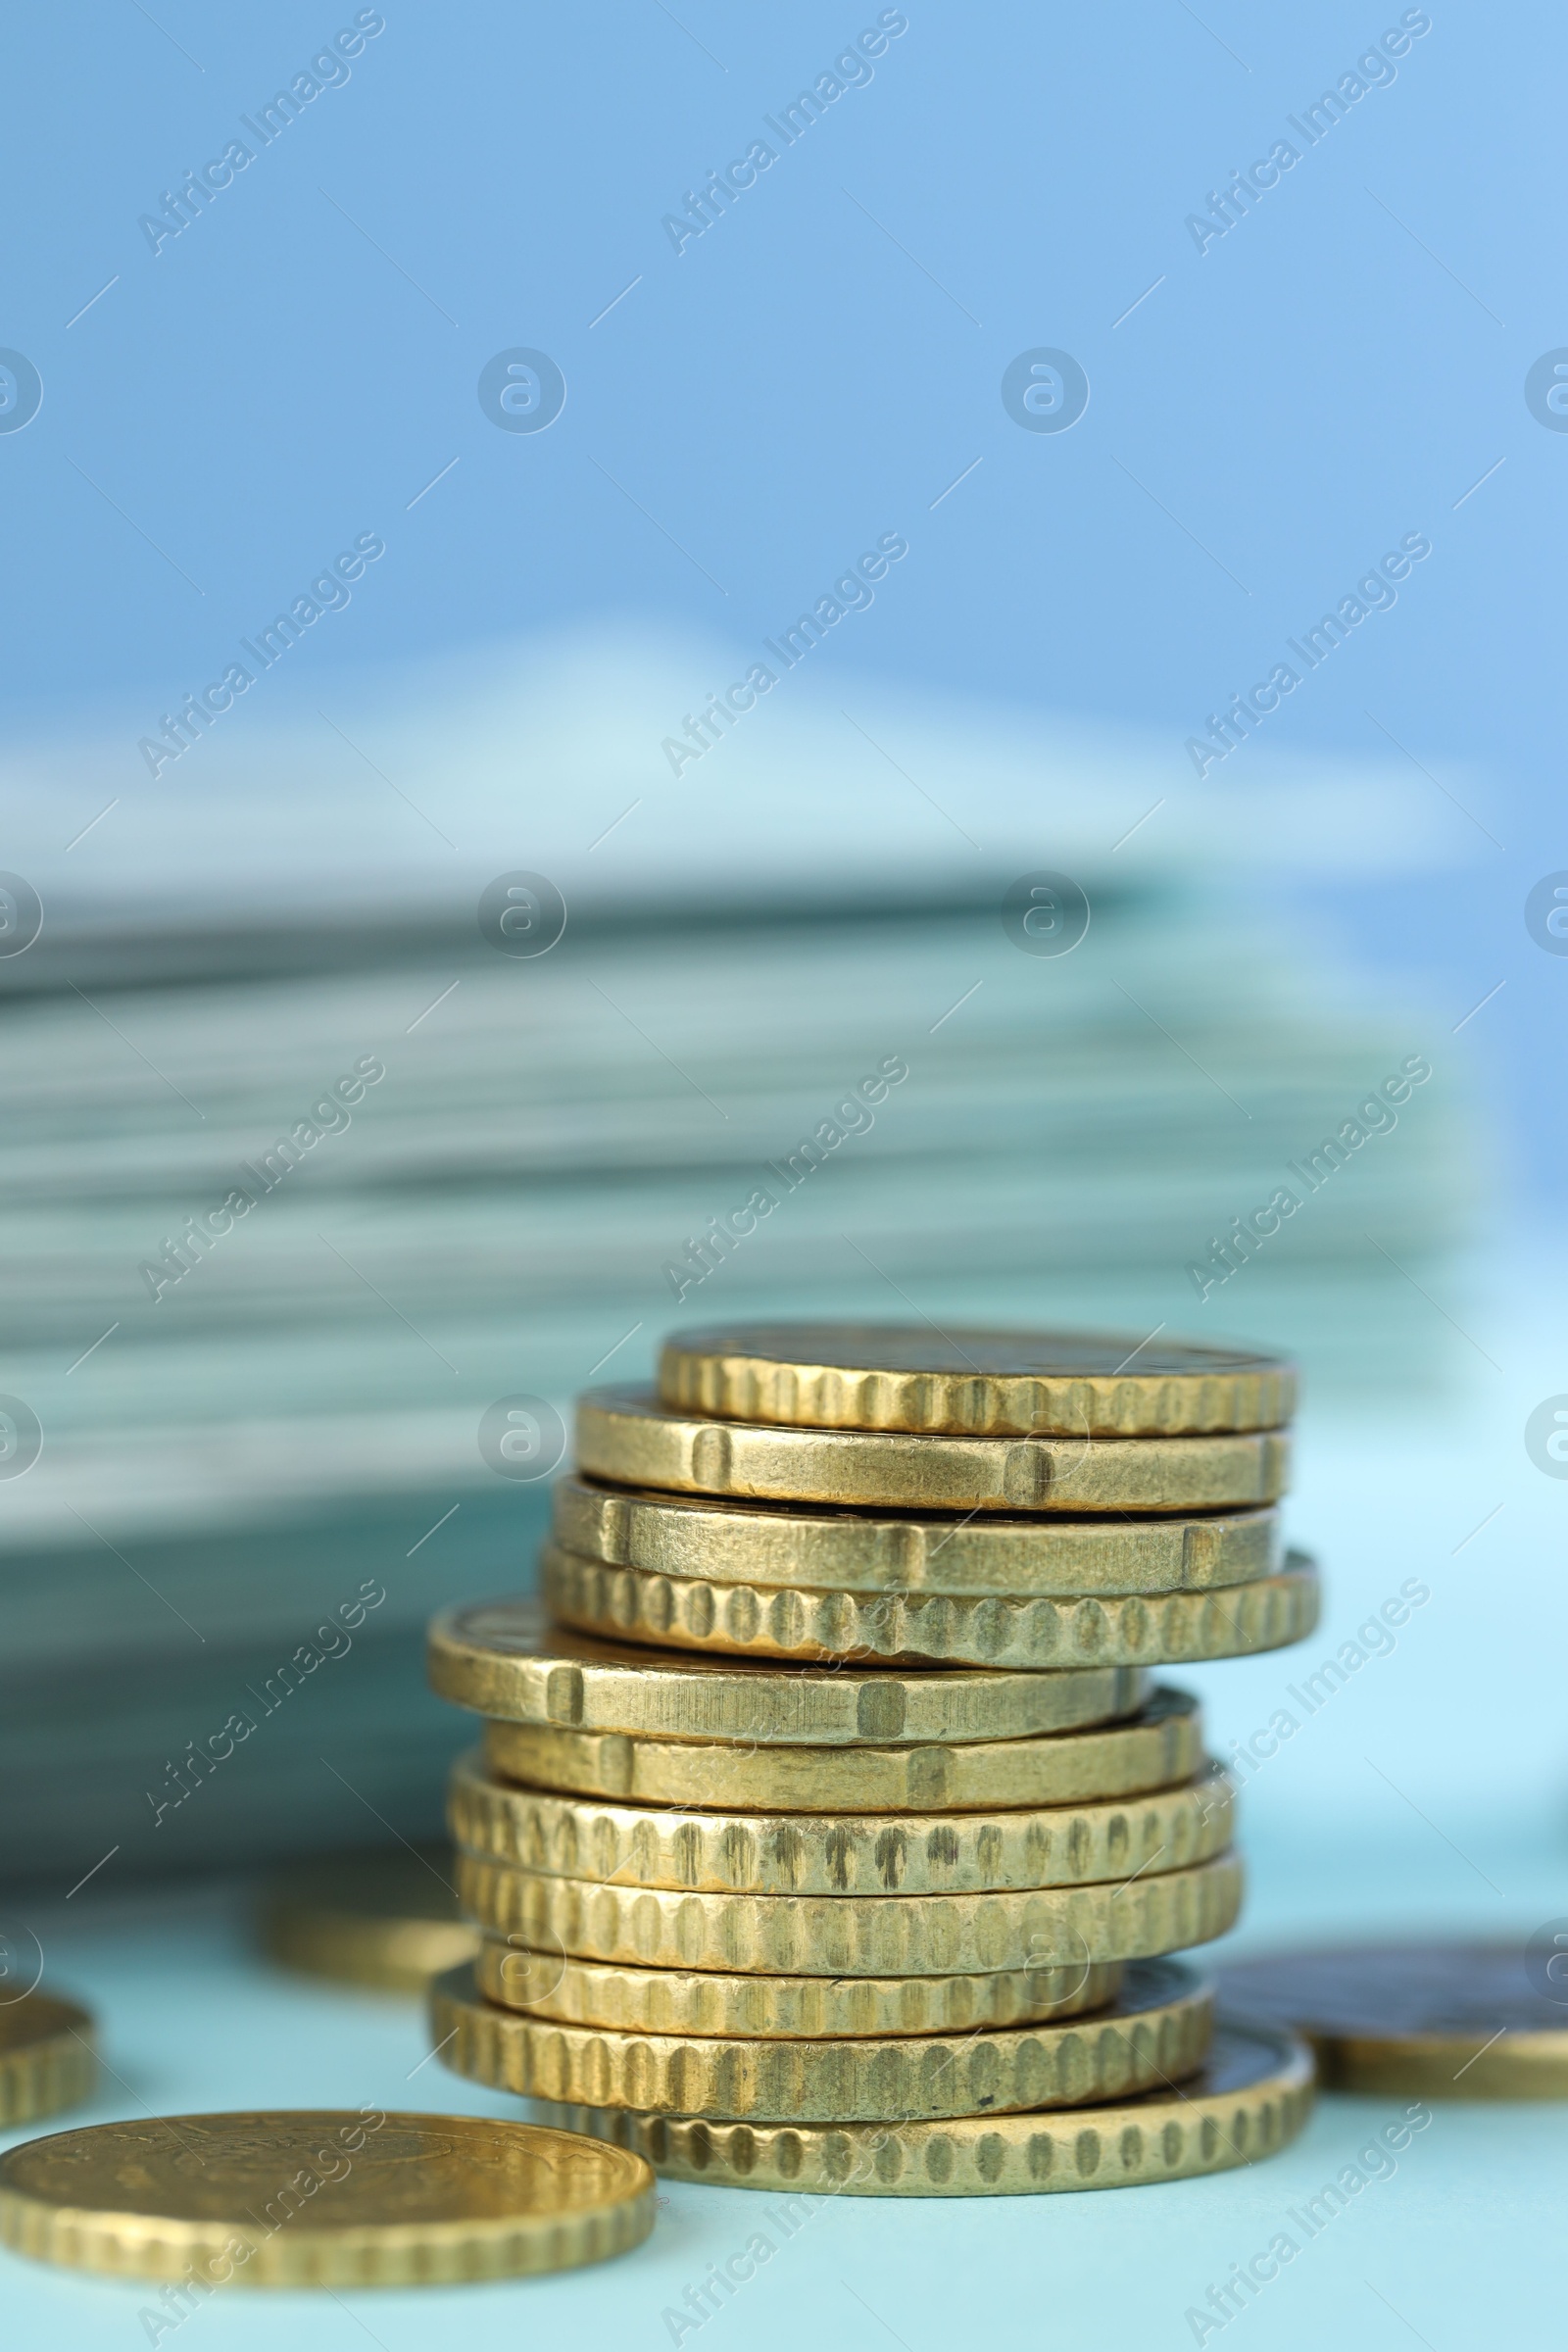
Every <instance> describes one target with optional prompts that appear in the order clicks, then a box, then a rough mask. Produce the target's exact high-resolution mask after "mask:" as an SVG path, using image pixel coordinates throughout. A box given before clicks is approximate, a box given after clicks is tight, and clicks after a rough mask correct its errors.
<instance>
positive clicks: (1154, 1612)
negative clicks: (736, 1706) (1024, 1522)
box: [540, 1544, 1320, 1673]
mask: <svg viewBox="0 0 1568 2352" xmlns="http://www.w3.org/2000/svg"><path fill="white" fill-rule="evenodd" d="M540 1570H541V1577H542V1582H543V1587H544V1596H545V1599H546V1601H547V1603H548V1604H549V1606H550V1608H551V1610H552V1611H553V1612H554V1614H555V1616H556V1617H557V1619H558V1620H559V1621H560V1622H561V1623H563V1624H565V1625H574V1626H576V1627H578V1628H579V1630H580V1631H582V1632H584V1633H589V1634H596V1635H598V1636H599V1637H600V1638H601V1639H603V1640H606V1641H612V1642H613V1641H625V1642H671V1643H673V1644H675V1645H676V1646H677V1647H679V1648H682V1649H697V1650H705V1651H717V1652H722V1653H724V1654H725V1655H733V1656H739V1657H776V1658H800V1659H809V1660H826V1659H834V1658H838V1659H848V1658H865V1659H875V1660H877V1661H878V1662H879V1663H885V1664H889V1665H913V1664H919V1663H926V1664H931V1665H941V1666H946V1665H962V1666H1007V1667H1013V1668H1018V1669H1021V1670H1023V1671H1025V1672H1028V1671H1034V1672H1037V1673H1038V1672H1040V1671H1041V1670H1042V1669H1044V1670H1046V1671H1048V1672H1049V1671H1050V1670H1052V1669H1053V1668H1056V1667H1062V1666H1178V1665H1187V1664H1191V1663H1193V1662H1194V1661H1196V1660H1198V1659H1201V1658H1235V1657H1250V1656H1252V1655H1254V1654H1255V1653H1257V1652H1258V1651H1260V1650H1265V1649H1280V1648H1282V1647H1283V1646H1284V1645H1285V1643H1286V1642H1299V1641H1300V1639H1301V1638H1302V1636H1303V1635H1305V1634H1309V1633H1310V1632H1311V1631H1312V1628H1313V1626H1314V1625H1316V1623H1317V1618H1318V1607H1319V1597H1320V1596H1319V1587H1318V1574H1317V1569H1316V1568H1315V1566H1314V1565H1313V1563H1312V1562H1311V1561H1310V1560H1309V1559H1308V1558H1307V1557H1306V1555H1305V1553H1304V1552H1299V1551H1293V1552H1291V1553H1290V1554H1289V1555H1288V1565H1287V1567H1286V1569H1285V1572H1284V1573H1283V1574H1282V1575H1279V1576H1268V1577H1258V1578H1256V1579H1254V1580H1253V1582H1252V1583H1250V1584H1247V1585H1238V1586H1236V1587H1234V1588H1221V1590H1219V1591H1218V1592H1212V1593H1168V1594H1166V1595H1165V1596H1164V1598H1162V1599H1156V1600H1146V1599H1145V1598H1144V1597H1143V1596H1142V1595H1141V1594H1140V1595H1134V1596H1132V1597H1131V1598H1117V1599H1101V1598H1099V1597H1098V1596H1097V1597H1095V1598H1091V1599H1081V1600H1065V1599H1055V1598H1044V1597H1042V1598H1038V1599H1004V1598H1003V1597H1002V1596H1001V1595H1000V1594H995V1593H991V1594H987V1595H986V1596H985V1597H984V1598H981V1599H968V1598H958V1597H955V1596H952V1595H950V1594H948V1593H929V1594H922V1595H906V1594H904V1593H813V1592H802V1591H800V1590H798V1589H796V1588H785V1587H779V1588H772V1587H768V1586H761V1585H739V1584H723V1585H720V1584H712V1583H710V1582H709V1581H708V1579H707V1578H705V1577H675V1576H662V1575H661V1576H656V1575H650V1574H649V1573H648V1572H647V1571H646V1570H644V1569H640V1568H612V1567H609V1566H607V1565H606V1564H605V1562H603V1561H602V1560H590V1559H584V1558H583V1557H582V1556H581V1554H580V1553H577V1552H572V1551H564V1550H563V1549H562V1548H561V1547H560V1545H559V1544H546V1545H545V1546H544V1549H543V1551H542V1552H541V1554H540Z"/></svg>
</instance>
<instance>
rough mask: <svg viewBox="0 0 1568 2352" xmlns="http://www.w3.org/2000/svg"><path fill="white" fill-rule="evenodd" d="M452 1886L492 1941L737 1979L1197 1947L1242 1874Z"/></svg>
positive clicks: (476, 1877)
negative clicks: (1090, 1882) (987, 1889)
mask: <svg viewBox="0 0 1568 2352" xmlns="http://www.w3.org/2000/svg"><path fill="white" fill-rule="evenodd" d="M458 1891H459V1893H460V1895H461V1896H462V1899H463V1906H464V1909H465V1910H466V1911H467V1912H468V1914H469V1915H470V1917H471V1918H473V1919H475V1920H477V1921H478V1923H479V1925H480V1926H481V1927H482V1928H484V1929H486V1930H487V1931H488V1932H489V1933H490V1934H491V1935H500V1936H513V1935H515V1936H518V1937H519V1939H520V1940H521V1941H522V1942H523V1943H524V1944H526V1945H528V1946H530V1947H531V1948H533V1949H535V1950H544V1951H552V1950H559V1951H565V1952H571V1953H574V1954H575V1955H577V1957H579V1958H581V1959H584V1960H614V1961H628V1962H630V1963H631V1964H632V1965H633V1966H636V1967H649V1968H699V1969H702V1968H713V1969H720V1970H724V1971H726V1972H729V1971H733V1972H735V1973H737V1974H740V1975H743V1976H744V1975H760V1976H766V1975H770V1974H774V1973H778V1974H782V1975H785V1976H802V1977H818V1976H820V1977H835V1976H844V1977H948V1976H967V1975H969V1974H971V1973H973V1972H978V1971H983V1970H985V1969H991V1968H1054V1967H1063V1966H1071V1965H1072V1963H1074V1962H1075V1961H1076V1962H1083V1961H1088V1960H1142V1959H1151V1958H1154V1957H1156V1956H1157V1955H1159V1954H1160V1953H1163V1952H1179V1951H1182V1950H1184V1949H1185V1948H1186V1947H1187V1946H1188V1945H1189V1944H1194V1943H1207V1942H1208V1941H1209V1940H1210V1939H1211V1938H1212V1937H1213V1936H1223V1935H1224V1933H1225V1931H1226V1930H1227V1928H1230V1927H1232V1926H1234V1924H1235V1920H1236V1914H1237V1911H1238V1909H1239V1908H1240V1905H1241V1893H1242V1871H1241V1864H1240V1863H1239V1862H1238V1861H1237V1860H1236V1858H1235V1857H1234V1855H1232V1854H1228V1853H1227V1854H1219V1855H1216V1856H1215V1857H1214V1859H1213V1860H1212V1861H1209V1862H1200V1863H1197V1864H1195V1865H1194V1867H1193V1868H1191V1869H1189V1870H1171V1871H1152V1870H1150V1871H1146V1872H1145V1873H1144V1875H1143V1876H1142V1877H1141V1878H1137V1879H1131V1880H1128V1881H1126V1882H1122V1883H1119V1884H1103V1885H1100V1886H1094V1887H1044V1888H1030V1889H1028V1890H1026V1891H1019V1892H1012V1893H1003V1894H877V1895H856V1894H836V1895H795V1894H687V1893H675V1892H672V1891H670V1890H668V1889H661V1888H655V1887H619V1886H606V1885H604V1884H603V1883H601V1882H600V1881H597V1880H591V1879H562V1878H546V1877H544V1876H542V1875H540V1874H539V1873H537V1872H534V1871H527V1870H518V1869H516V1868H515V1867H514V1866H513V1865H512V1864H510V1863H506V1862H491V1861H488V1860H486V1859H484V1858H483V1857H482V1856H480V1855H477V1854H461V1855H460V1856H459V1858H458Z"/></svg>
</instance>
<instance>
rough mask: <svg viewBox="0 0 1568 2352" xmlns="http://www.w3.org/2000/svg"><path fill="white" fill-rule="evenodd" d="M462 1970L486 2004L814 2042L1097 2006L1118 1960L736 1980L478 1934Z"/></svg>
mask: <svg viewBox="0 0 1568 2352" xmlns="http://www.w3.org/2000/svg"><path fill="white" fill-rule="evenodd" d="M474 1973H475V1976H476V1979H477V1982H478V1985H479V1990H480V1991H481V1992H482V1993H483V1994H484V1997H485V1999H486V2000H487V2001H497V2002H499V2003H500V2005H501V2006H502V2008H504V2009H524V2010H526V2011H527V2012H528V2014H529V2016H530V2017H554V2018H559V2019H560V2020H561V2022H562V2024H563V2025H568V2026H613V2028H614V2029H615V2031H616V2032H617V2033H621V2034H717V2035H719V2036H721V2037H722V2038H724V2039H728V2040H733V2039H735V2038H737V2037H739V2038H741V2039H743V2040H747V2039H756V2038H762V2039H769V2040H771V2039H782V2040H794V2041H799V2040H808V2041H825V2040H829V2039H832V2038H835V2037H837V2036H839V2035H843V2034H972V2033H975V2032H976V2031H977V2030H979V2029H981V2028H983V2027H987V2026H1027V2025H1034V2024H1038V2023H1040V2022H1042V2021H1043V2020H1045V2019H1046V2018H1053V2017H1077V2016H1080V2015H1082V2014H1083V2013H1084V2012H1085V2011H1086V2010H1091V2009H1103V2008H1105V2007H1107V2006H1108V2004H1109V2003H1110V2002H1111V2001H1113V2000H1114V1999H1115V1998H1116V1995H1117V1994H1118V1992H1120V1990H1121V1985H1122V1976H1123V1973H1124V1972H1123V1968H1122V1963H1121V1962H1120V1961H1119V1960H1098V1961H1095V1962H1093V1963H1092V1964H1091V1963H1079V1964H1076V1965H1074V1966H1073V1967H1071V1968H998V1969H992V1970H991V1971H990V1972H989V1973H988V1974H987V1975H985V1976H967V1977H744V1976H733V1975H725V1974H722V1973H721V1972H719V1971H718V1970H709V1971H707V1972H698V1971H690V1972H689V1971H687V1970H685V1969H675V1968H623V1967H615V1966H613V1965H611V1964H607V1963H604V1962H601V1961H595V1960H573V1959H569V1958H568V1957H567V1956H566V1955H565V1954H564V1953H563V1952H555V1951H533V1950H530V1949H529V1948H528V1947H527V1946H525V1945H519V1944H516V1943H504V1942H502V1941H501V1939H500V1938H499V1937H493V1936H485V1937H484V1938H483V1939H482V1941H481V1942H480V1945H479V1957H478V1960H477V1961H476V1963H475V1966H474Z"/></svg>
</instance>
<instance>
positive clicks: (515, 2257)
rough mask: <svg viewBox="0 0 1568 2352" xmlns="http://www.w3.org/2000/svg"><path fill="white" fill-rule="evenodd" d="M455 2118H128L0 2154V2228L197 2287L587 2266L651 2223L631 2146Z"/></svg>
mask: <svg viewBox="0 0 1568 2352" xmlns="http://www.w3.org/2000/svg"><path fill="white" fill-rule="evenodd" d="M608 2153H609V2152H608V2151H607V2150H606V2148H605V2147H604V2145H603V2144H602V2143H601V2142H600V2141H598V2140H597V2139H589V2138H584V2137H582V2136H581V2135H579V2134H577V2133H572V2132H565V2131H552V2130H548V2129H545V2128H543V2127H541V2126H539V2125H533V2124H513V2123H492V2122H490V2121H488V2120H485V2119H482V2118H480V2117H477V2116H467V2115H399V2114H387V2115H383V2114H381V2113H380V2112H379V2111H377V2110H375V2109H369V2108H367V2109H362V2110H361V2111H360V2112H358V2113H355V2112H353V2111H348V2112H339V2111H336V2110H329V2111H326V2112H321V2113H310V2112H307V2113H289V2112H278V2111H272V2112H264V2113H260V2114H243V2115H173V2116H149V2117H147V2118H145V2119H143V2118H140V2117H138V2118H137V2120H136V2121H135V2122H133V2123H127V2124H99V2125H96V2126H95V2127H94V2128H93V2129H91V2130H89V2131H57V2132H54V2133H52V2134H51V2136H50V2137H48V2138H47V2139H29V2140H25V2141H24V2142H23V2144H22V2146H21V2147H17V2148H12V2149H10V2150H8V2151H7V2153H6V2154H5V2155H4V2156H0V2241H3V2242H4V2243H5V2244H6V2245H8V2246H12V2247H14V2248H15V2249H16V2251H17V2252H18V2253H19V2254H28V2255H31V2256H32V2257H33V2258H34V2259H35V2260H36V2261H39V2262H59V2263H64V2264H67V2265H68V2266H69V2267H70V2268H71V2269H73V2270H82V2271H100V2272H107V2273H108V2274H110V2275H111V2276H112V2277H115V2278H187V2276H193V2277H194V2278H195V2280H196V2282H197V2284H199V2285H210V2286H222V2285H246V2286H328V2287H331V2286H422V2285H436V2284H442V2285H445V2284H451V2283H453V2282H455V2281H457V2280H460V2279H465V2278H521V2277H524V2276H526V2275H528V2274H530V2273H536V2272H541V2271H564V2270H570V2269H573V2268H574V2267H575V2266H576V2265H578V2264H579V2263H585V2262H598V2261H600V2260H602V2259H603V2258H604V2257H605V2256H606V2255H609V2254H619V2253H622V2252H624V2251H625V2249H626V2248H627V2247H628V2246H635V2245H639V2244H640V2243H641V2242H642V2240H643V2239H644V2238H645V2237H646V2236H647V2235H648V2232H649V2231H650V2229H652V2228H653V2226H654V2211H655V2206H654V2182H653V2176H652V2174H651V2173H650V2172H649V2169H648V2166H647V2164H646V2163H645V2162H644V2161H643V2159H642V2158H641V2157H639V2156H637V2155H635V2154H634V2153H631V2152H629V2151H626V2150H623V2149H616V2150H615V2151H613V2155H614V2158H615V2159H616V2160H615V2161H607V2156H608Z"/></svg>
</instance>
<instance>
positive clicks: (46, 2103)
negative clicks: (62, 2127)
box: [0, 1991, 98, 2126]
mask: <svg viewBox="0 0 1568 2352" xmlns="http://www.w3.org/2000/svg"><path fill="white" fill-rule="evenodd" d="M93 2034H94V2028H93V2021H92V2016H91V2013H90V2012H89V2011H88V2010H86V2009H81V2008H78V2007H77V2005H76V2003H75V2002H74V2001H63V2000H61V1999H59V1997H58V1996H57V1995H56V1994H54V1993H51V1992H37V1991H34V1992H29V1993H25V1994H24V1995H23V1997H22V1999H21V2000H15V2001H7V2002H5V2003H3V2004H0V2126H4V2125H7V2124H30V2123H32V2122H34V2121H35V2120H36V2119H37V2118H38V2117H39V2116H44V2115H58V2114H59V2113H60V2111H61V2109H62V2108H64V2107H75V2106H77V2105H79V2103H80V2102H81V2100H83V2099H85V2098H89V2097H90V2096H91V2094H92V2088H93V2083H94V2081H95V2079H96V2077H97V2071H98V2061H97V2058H96V2056H95V2055H94V2050H93Z"/></svg>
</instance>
